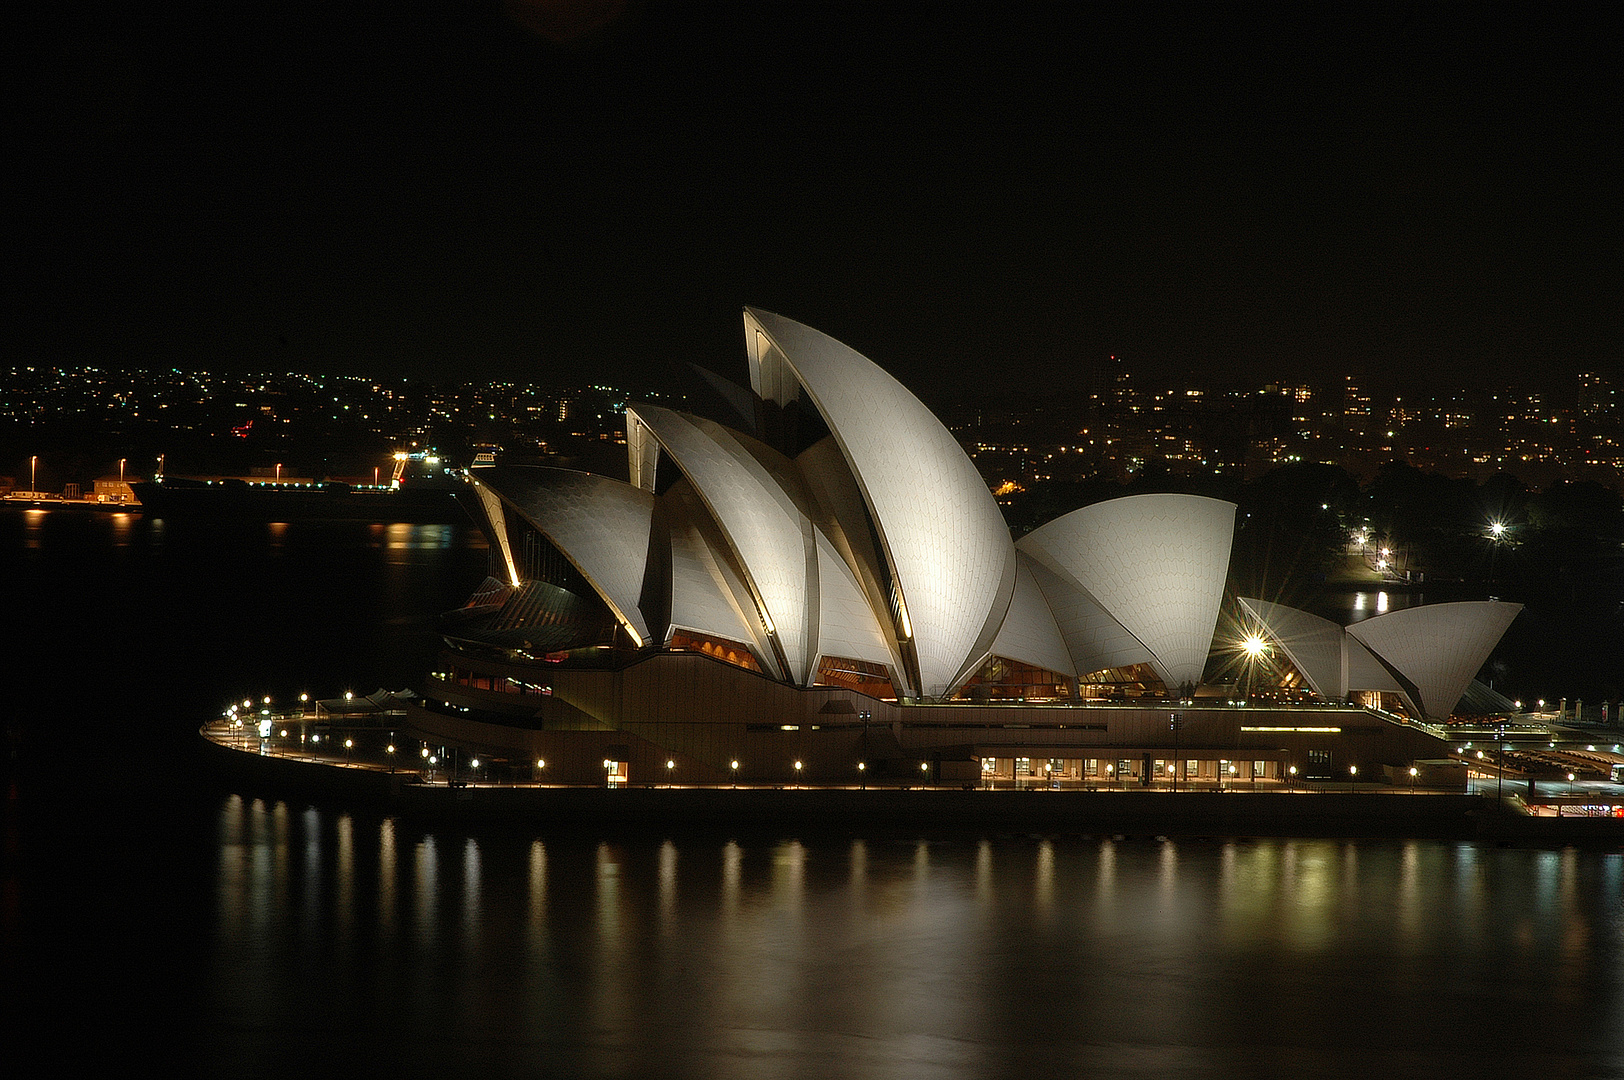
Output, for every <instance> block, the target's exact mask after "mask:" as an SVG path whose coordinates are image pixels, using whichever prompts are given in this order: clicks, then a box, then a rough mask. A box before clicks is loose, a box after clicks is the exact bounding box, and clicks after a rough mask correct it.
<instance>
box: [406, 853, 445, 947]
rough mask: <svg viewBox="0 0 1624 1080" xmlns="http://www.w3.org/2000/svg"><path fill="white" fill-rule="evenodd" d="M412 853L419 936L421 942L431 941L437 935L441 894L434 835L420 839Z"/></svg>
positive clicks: (414, 897) (414, 896) (437, 854)
mask: <svg viewBox="0 0 1624 1080" xmlns="http://www.w3.org/2000/svg"><path fill="white" fill-rule="evenodd" d="M412 855H413V859H412V886H413V889H412V891H413V897H412V898H413V900H414V901H415V902H416V904H417V938H418V940H419V941H420V942H423V943H430V942H432V941H433V940H434V937H435V933H434V931H435V926H434V924H435V920H436V915H437V913H438V903H437V899H438V897H439V894H440V872H439V871H440V867H439V853H438V852H437V851H436V850H435V846H434V837H432V836H425V837H423V839H421V840H419V841H418V842H417V847H416V849H415V850H414V851H413V852H412Z"/></svg>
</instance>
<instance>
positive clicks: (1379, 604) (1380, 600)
mask: <svg viewBox="0 0 1624 1080" xmlns="http://www.w3.org/2000/svg"><path fill="white" fill-rule="evenodd" d="M1386 610H1387V594H1386V593H1384V592H1379V593H1377V594H1376V613H1377V614H1381V613H1382V612H1384V611H1386ZM1384 625H1385V624H1384Z"/></svg>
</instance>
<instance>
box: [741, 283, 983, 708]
mask: <svg viewBox="0 0 1624 1080" xmlns="http://www.w3.org/2000/svg"><path fill="white" fill-rule="evenodd" d="M745 315H746V320H745V322H746V332H747V333H749V334H756V333H760V334H762V335H764V336H765V337H766V338H767V339H769V340H770V342H771V344H772V345H773V346H775V347H776V349H777V350H778V352H779V353H780V354H781V355H782V356H783V358H784V362H785V363H787V364H788V365H789V366H790V368H791V369H792V370H793V372H794V375H795V378H796V381H797V382H798V383H799V385H800V387H801V388H803V389H804V390H805V391H806V394H807V396H808V397H809V398H811V399H812V401H813V403H814V404H815V405H816V406H817V408H818V411H819V412H820V413H821V414H822V415H823V418H824V420H825V422H827V424H828V425H829V430H830V432H831V433H832V434H833V435H834V437H835V441H836V442H837V443H838V444H839V446H840V450H841V453H842V455H843V456H844V457H845V459H846V462H847V465H848V467H849V468H850V469H851V472H852V474H853V476H855V477H856V479H857V483H858V486H859V487H860V488H861V490H862V492H863V497H864V500H865V502H866V503H867V506H868V509H869V512H870V514H871V516H872V518H873V520H874V525H875V529H876V530H877V532H878V533H879V535H880V540H881V544H882V546H883V548H884V551H885V555H886V558H887V561H888V563H889V565H890V569H891V573H892V576H893V579H894V581H895V582H896V584H897V587H898V589H899V591H900V592H901V594H902V597H901V598H902V606H903V609H904V610H903V615H902V619H901V621H902V622H903V624H904V627H903V629H904V633H905V635H907V634H911V638H912V641H913V648H914V653H915V656H916V657H917V661H918V665H919V681H920V687H919V690H920V692H921V693H922V694H924V695H925V696H930V697H936V696H943V695H946V694H948V693H950V692H951V691H952V689H953V688H955V687H957V686H958V685H959V684H960V683H962V682H963V680H964V679H965V678H967V677H968V676H969V674H970V671H971V669H972V668H973V666H974V665H975V664H977V663H979V662H980V661H981V660H982V659H983V658H984V657H985V656H986V655H987V652H988V650H989V648H990V647H991V645H992V640H993V638H994V636H995V635H996V634H997V631H998V627H999V625H1000V624H1001V622H1002V621H1003V618H1004V614H1005V611H1006V610H1007V609H1008V607H1009V602H1010V597H1011V596H1012V594H1013V593H1014V588H1015V549H1014V545H1013V543H1012V542H1011V540H1010V536H1009V528H1008V526H1007V525H1006V524H1005V523H1004V518H1003V515H1002V514H1001V513H1000V512H999V509H998V504H997V503H996V502H995V501H994V500H993V497H992V494H991V492H989V491H988V490H987V485H986V482H985V481H984V480H983V479H982V478H981V475H980V474H979V473H977V472H976V468H975V465H974V464H973V463H971V461H970V459H969V458H968V457H967V456H966V455H965V453H964V451H963V449H962V448H960V446H959V444H958V442H957V441H956V440H955V439H954V438H953V436H952V434H951V433H950V432H949V431H948V430H947V429H946V428H945V427H943V426H942V424H941V422H940V421H939V420H937V419H936V417H935V416H934V415H932V414H931V412H930V410H928V409H926V408H925V406H924V405H923V404H921V403H920V402H919V400H918V399H917V398H915V397H914V396H913V395H912V394H910V393H909V392H908V391H907V390H906V389H905V388H904V387H903V386H902V384H901V383H899V382H898V381H897V380H896V379H894V378H892V377H891V376H890V375H889V374H887V373H886V372H885V371H883V370H881V369H880V368H879V367H878V366H877V365H875V364H874V363H873V362H872V361H870V360H868V359H867V358H865V357H864V356H862V355H861V354H859V353H857V352H856V351H855V350H853V349H851V348H849V347H847V346H845V345H843V344H841V343H840V342H838V341H836V340H835V339H833V338H831V337H829V336H827V335H825V334H821V333H819V332H818V331H816V330H813V329H812V328H810V327H807V326H803V325H801V324H800V323H798V322H795V321H793V320H791V319H786V318H783V317H782V316H778V315H773V314H770V313H768V312H764V311H758V310H756V309H753V308H747V309H746V311H745ZM758 351H759V350H752V353H753V354H754V353H755V352H758ZM773 361H774V362H775V363H776V362H777V359H776V356H775V357H773ZM766 374H767V372H765V371H763V372H761V373H758V374H756V375H755V378H757V379H760V378H762V377H763V376H764V375H766ZM757 391H758V393H763V394H770V395H772V396H774V397H776V398H779V399H787V397H788V393H787V390H786V388H784V387H783V386H782V385H778V386H767V385H760V386H757Z"/></svg>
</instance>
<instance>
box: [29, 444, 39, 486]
mask: <svg viewBox="0 0 1624 1080" xmlns="http://www.w3.org/2000/svg"><path fill="white" fill-rule="evenodd" d="M38 466H39V455H38V454H35V455H33V456H32V457H30V458H29V459H28V493H29V494H30V495H35V496H37V495H39V480H38V479H37V475H38V471H39V470H38Z"/></svg>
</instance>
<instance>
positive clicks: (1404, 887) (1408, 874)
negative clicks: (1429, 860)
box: [1398, 840, 1423, 951]
mask: <svg viewBox="0 0 1624 1080" xmlns="http://www.w3.org/2000/svg"><path fill="white" fill-rule="evenodd" d="M1420 864H1421V845H1420V844H1418V843H1416V842H1415V841H1414V840H1408V841H1405V844H1404V847H1403V848H1402V849H1401V851H1400V853H1399V870H1398V930H1399V943H1400V945H1402V946H1403V947H1404V948H1405V950H1406V951H1410V950H1414V949H1416V948H1417V947H1418V946H1419V944H1420V941H1419V938H1420V930H1421V922H1422V915H1423V913H1422V910H1421V866H1420Z"/></svg>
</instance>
